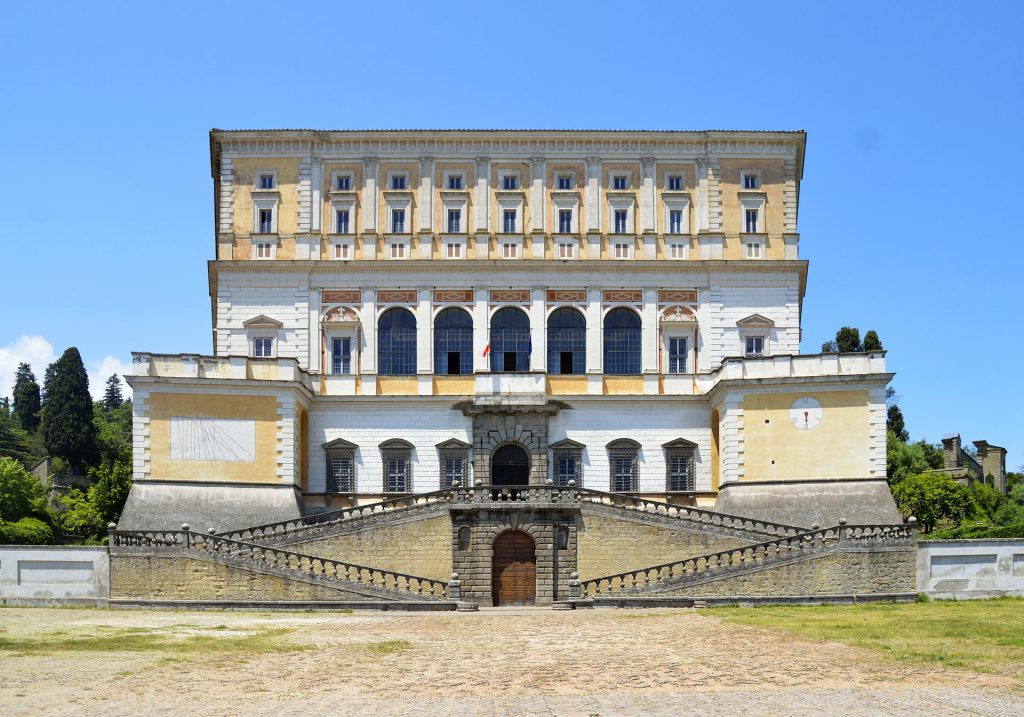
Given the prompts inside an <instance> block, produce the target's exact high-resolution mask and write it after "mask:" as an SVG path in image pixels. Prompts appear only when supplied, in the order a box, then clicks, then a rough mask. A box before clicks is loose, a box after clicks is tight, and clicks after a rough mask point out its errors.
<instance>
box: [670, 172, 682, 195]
mask: <svg viewBox="0 0 1024 717" xmlns="http://www.w3.org/2000/svg"><path fill="white" fill-rule="evenodd" d="M682 188H683V178H682V176H681V175H678V174H673V175H670V176H669V178H668V189H669V191H670V192H678V191H681V190H682Z"/></svg>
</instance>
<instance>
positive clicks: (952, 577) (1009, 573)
mask: <svg viewBox="0 0 1024 717" xmlns="http://www.w3.org/2000/svg"><path fill="white" fill-rule="evenodd" d="M917 589H918V592H923V593H927V594H928V595H930V596H931V597H934V598H952V599H955V600H966V599H971V598H986V597H997V596H1001V595H1018V596H1024V540H1022V539H1016V538H1013V539H1005V540H934V541H932V540H928V541H922V542H920V543H918V549H917Z"/></svg>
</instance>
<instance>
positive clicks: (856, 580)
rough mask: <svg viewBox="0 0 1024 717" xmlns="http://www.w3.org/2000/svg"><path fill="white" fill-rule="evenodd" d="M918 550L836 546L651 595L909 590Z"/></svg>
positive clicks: (912, 588)
mask: <svg viewBox="0 0 1024 717" xmlns="http://www.w3.org/2000/svg"><path fill="white" fill-rule="evenodd" d="M916 560H917V550H916V548H914V547H908V548H905V549H884V550H842V549H840V550H838V551H837V552H834V553H828V554H825V555H821V556H819V557H813V558H809V559H807V560H802V561H798V562H792V563H788V564H782V565H778V566H774V567H769V568H765V569H764V570H756V571H750V572H745V573H742V574H739V575H730V576H725V577H723V578H721V579H719V580H709V581H707V582H703V583H700V584H698V585H690V586H687V587H683V588H679V589H678V590H664V591H660V590H659V591H658V592H657V593H651V595H652V596H655V595H656V596H658V597H667V596H670V595H686V596H692V597H700V596H712V595H713V596H719V597H725V596H732V595H736V596H755V595H768V596H774V597H783V596H795V595H853V594H858V595H871V594H875V595H877V594H891V593H913V592H916V591H917V583H916V568H917V566H916Z"/></svg>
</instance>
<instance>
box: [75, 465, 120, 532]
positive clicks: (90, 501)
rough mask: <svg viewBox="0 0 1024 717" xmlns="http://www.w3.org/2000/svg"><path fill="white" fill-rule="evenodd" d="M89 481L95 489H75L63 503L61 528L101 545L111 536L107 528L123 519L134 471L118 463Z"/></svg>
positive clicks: (98, 470)
mask: <svg viewBox="0 0 1024 717" xmlns="http://www.w3.org/2000/svg"><path fill="white" fill-rule="evenodd" d="M89 477H90V478H91V479H92V485H91V486H89V490H88V492H87V493H83V492H82V491H80V490H78V489H77V488H74V489H72V490H71V492H70V493H68V495H67V496H65V497H64V498H62V499H61V503H62V504H63V507H64V510H63V512H62V513H61V516H60V524H61V527H62V528H63V530H64V532H65V533H68V534H71V535H78V536H82V537H85V538H86V539H87V540H88V541H91V542H98V541H101V540H102V539H103V537H104V536H105V535H106V534H107V524H108V523H116V522H117V521H118V519H119V518H120V517H121V511H122V510H123V509H124V504H125V501H126V500H128V492H129V491H130V490H131V488H132V469H131V466H130V465H129V464H127V463H122V462H118V463H115V464H114V465H113V466H111V467H110V468H93V469H92V470H90V471H89Z"/></svg>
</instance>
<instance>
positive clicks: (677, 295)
mask: <svg viewBox="0 0 1024 717" xmlns="http://www.w3.org/2000/svg"><path fill="white" fill-rule="evenodd" d="M658 301H659V302H660V303H662V304H671V303H675V302H682V303H687V304H695V303H697V292H696V291H694V290H689V289H687V290H679V289H663V290H662V291H659V292H658Z"/></svg>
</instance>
